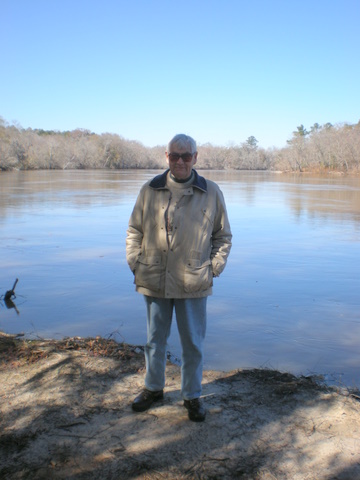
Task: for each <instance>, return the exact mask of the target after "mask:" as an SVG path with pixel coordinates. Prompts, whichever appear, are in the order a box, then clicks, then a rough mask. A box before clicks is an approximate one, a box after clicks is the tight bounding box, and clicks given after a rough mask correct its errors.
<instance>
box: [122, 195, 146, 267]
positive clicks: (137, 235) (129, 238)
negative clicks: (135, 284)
mask: <svg viewBox="0 0 360 480" xmlns="http://www.w3.org/2000/svg"><path fill="white" fill-rule="evenodd" d="M143 202H144V191H143V189H142V190H141V191H140V193H139V195H138V198H137V200H136V203H135V206H134V209H133V211H132V213H131V216H130V220H129V226H128V229H127V232H126V260H127V263H128V265H129V267H130V269H131V271H132V272H135V268H136V263H137V261H138V259H139V257H140V254H141V249H142V241H143V213H144V209H143Z"/></svg>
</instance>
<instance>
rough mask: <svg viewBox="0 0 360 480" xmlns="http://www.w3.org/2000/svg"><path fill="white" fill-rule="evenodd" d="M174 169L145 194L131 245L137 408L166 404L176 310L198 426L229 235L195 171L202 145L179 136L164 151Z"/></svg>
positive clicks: (217, 204) (221, 211)
mask: <svg viewBox="0 0 360 480" xmlns="http://www.w3.org/2000/svg"><path fill="white" fill-rule="evenodd" d="M165 155H166V160H167V164H168V166H169V169H168V170H166V171H165V172H164V173H163V174H161V175H157V176H156V177H155V178H153V179H152V180H151V181H149V182H147V183H146V184H145V185H143V187H142V188H141V190H140V193H139V196H138V198H137V201H136V203H135V206H134V209H133V212H132V214H131V217H130V221H129V228H128V231H127V239H126V256H127V261H128V264H129V266H130V268H131V270H132V272H133V273H134V275H135V285H136V290H137V291H138V292H139V293H142V294H143V295H144V296H145V302H146V308H147V343H146V346H145V363H146V376H145V389H144V390H143V391H142V392H141V393H140V395H138V396H137V397H136V398H135V400H134V402H133V404H132V408H133V410H134V411H137V412H142V411H145V410H147V409H148V408H149V407H150V406H151V405H152V404H153V403H154V402H156V401H158V400H160V399H162V398H163V389H164V385H165V366H166V344H167V340H168V338H169V335H170V327H171V321H172V314H173V309H174V308H175V313H176V321H177V326H178V331H179V336H180V343H181V348H182V357H181V360H182V366H181V394H182V397H183V399H184V406H185V408H186V409H187V410H188V416H189V418H190V420H192V421H196V422H199V421H203V420H205V415H206V411H205V408H204V406H203V404H202V401H201V400H200V396H201V381H202V370H203V342H204V338H205V330H206V300H207V296H208V295H211V293H212V285H213V277H218V276H219V275H220V273H221V272H222V271H223V270H224V268H225V264H226V261H227V258H228V255H229V253H230V248H231V231H230V225H229V221H228V217H227V213H226V207H225V202H224V198H223V195H222V193H221V191H220V189H219V187H218V186H217V185H216V184H215V183H214V182H211V181H208V180H205V178H203V177H201V176H200V175H199V174H198V173H197V172H196V170H194V169H193V167H194V165H195V164H196V161H197V155H198V154H197V151H196V142H195V140H194V139H192V138H191V137H189V136H187V135H184V134H179V135H176V136H175V137H174V138H173V139H172V140H171V141H170V142H169V144H168V147H167V152H165Z"/></svg>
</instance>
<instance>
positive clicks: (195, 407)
mask: <svg viewBox="0 0 360 480" xmlns="http://www.w3.org/2000/svg"><path fill="white" fill-rule="evenodd" d="M184 407H185V408H186V409H187V411H188V415H189V418H190V420H192V421H193V422H203V421H204V420H205V416H206V410H205V408H204V406H203V404H202V402H201V400H200V398H194V399H193V400H184Z"/></svg>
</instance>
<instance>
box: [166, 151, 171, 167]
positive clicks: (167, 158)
mask: <svg viewBox="0 0 360 480" xmlns="http://www.w3.org/2000/svg"><path fill="white" fill-rule="evenodd" d="M165 157H166V163H167V164H168V165H169V166H170V163H169V155H168V152H165Z"/></svg>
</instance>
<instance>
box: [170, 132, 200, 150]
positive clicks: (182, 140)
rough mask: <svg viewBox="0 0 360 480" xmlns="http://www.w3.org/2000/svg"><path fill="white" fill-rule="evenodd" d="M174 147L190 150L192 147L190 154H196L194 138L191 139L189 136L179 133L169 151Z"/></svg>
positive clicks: (173, 139) (171, 141)
mask: <svg viewBox="0 0 360 480" xmlns="http://www.w3.org/2000/svg"><path fill="white" fill-rule="evenodd" d="M173 145H178V146H179V147H181V148H188V147H190V153H196V142H195V140H194V139H193V138H191V137H189V135H185V134H184V133H179V134H178V135H175V137H173V138H172V139H171V140H170V142H169V143H168V146H167V151H168V152H169V151H170V150H171V147H172V146H173Z"/></svg>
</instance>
